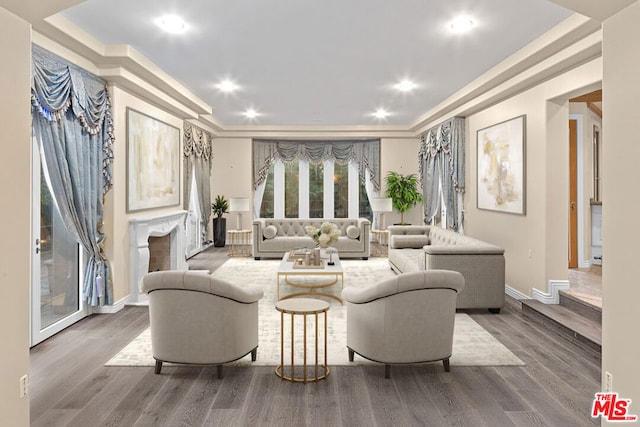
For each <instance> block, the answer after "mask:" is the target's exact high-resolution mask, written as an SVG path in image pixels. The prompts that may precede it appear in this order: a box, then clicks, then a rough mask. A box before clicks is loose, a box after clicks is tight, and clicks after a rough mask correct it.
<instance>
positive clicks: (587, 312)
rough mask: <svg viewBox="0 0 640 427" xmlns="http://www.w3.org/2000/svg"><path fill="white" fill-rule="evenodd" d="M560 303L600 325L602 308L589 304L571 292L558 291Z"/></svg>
mask: <svg viewBox="0 0 640 427" xmlns="http://www.w3.org/2000/svg"><path fill="white" fill-rule="evenodd" d="M559 294H560V305H561V306H564V307H567V308H568V309H570V310H573V311H575V312H576V313H578V314H580V315H581V316H583V317H586V318H587V319H591V320H593V321H595V322H598V323H599V324H601V325H602V308H601V307H598V306H597V305H595V304H591V303H590V302H588V301H585V300H584V299H583V298H580V297H578V296H576V295H575V294H573V293H572V292H570V291H569V292H567V291H560V292H559Z"/></svg>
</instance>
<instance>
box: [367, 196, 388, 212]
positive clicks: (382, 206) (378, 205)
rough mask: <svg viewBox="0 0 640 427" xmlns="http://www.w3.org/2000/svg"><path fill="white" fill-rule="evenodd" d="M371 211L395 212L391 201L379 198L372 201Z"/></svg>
mask: <svg viewBox="0 0 640 427" xmlns="http://www.w3.org/2000/svg"><path fill="white" fill-rule="evenodd" d="M370 201H371V209H372V210H373V211H374V212H391V211H392V210H393V205H392V204H391V199H389V198H385V197H378V198H375V199H371V200H370Z"/></svg>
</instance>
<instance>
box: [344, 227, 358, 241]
mask: <svg viewBox="0 0 640 427" xmlns="http://www.w3.org/2000/svg"><path fill="white" fill-rule="evenodd" d="M347 237H348V238H350V239H357V238H358V237H360V229H359V228H358V227H356V226H355V225H350V226H348V227H347Z"/></svg>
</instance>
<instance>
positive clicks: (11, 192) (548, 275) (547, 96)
mask: <svg viewBox="0 0 640 427" xmlns="http://www.w3.org/2000/svg"><path fill="white" fill-rule="evenodd" d="M559 3H560V2H559ZM562 3H567V2H562ZM630 3H631V2H627V4H622V2H621V3H620V4H618V6H619V8H621V7H622V6H627V5H628V4H630ZM565 6H566V5H565ZM3 7H4V8H6V9H3V13H2V15H1V16H2V21H3V24H5V25H3V32H5V31H6V32H7V34H10V35H11V36H10V37H6V38H5V37H3V44H2V51H3V52H4V53H5V57H11V58H14V59H15V60H14V61H13V63H12V65H11V66H10V67H8V69H7V71H6V73H7V74H5V75H6V76H7V77H9V78H8V79H7V81H5V80H4V79H3V81H2V88H3V92H5V93H7V98H8V99H19V98H24V97H25V94H28V92H29V90H28V86H29V82H28V79H27V78H26V77H28V75H29V69H30V65H29V64H30V55H31V48H30V43H31V42H32V41H33V42H34V43H37V44H39V45H41V46H43V47H45V48H47V49H50V50H51V51H54V52H55V53H57V54H58V55H61V56H63V57H65V58H66V59H67V60H69V61H71V62H73V63H75V64H77V65H80V66H83V67H85V68H87V69H88V70H89V71H93V72H95V73H101V74H104V73H106V72H107V70H108V69H107V66H106V65H97V64H98V63H102V64H107V63H109V60H106V59H104V58H102V59H100V58H98V59H95V57H96V56H95V54H92V55H87V56H84V57H83V56H81V55H78V54H76V53H73V52H72V50H76V48H77V45H78V44H83V41H82V37H74V36H72V37H71V38H72V39H73V40H68V39H69V37H68V35H64V31H61V29H60V27H59V26H58V27H55V26H53V25H52V24H51V23H48V24H42V23H40V21H38V19H36V18H34V17H33V16H32V17H31V18H29V13H27V12H23V15H22V16H23V18H22V19H21V18H17V17H16V16H15V14H18V12H17V11H16V8H15V7H14V6H13V5H11V4H8V5H5V4H4V3H3ZM574 7H576V9H578V11H579V12H583V13H585V14H589V13H591V14H592V16H593V17H595V18H599V19H600V20H603V21H604V31H602V30H600V23H599V22H598V23H594V22H593V21H589V20H587V19H584V18H581V17H572V19H571V20H570V21H569V22H568V23H565V27H564V28H563V29H562V31H560V32H561V34H553V35H549V36H548V39H547V40H543V41H540V42H539V43H540V45H538V46H530V47H531V48H535V49H534V52H543V53H546V54H547V55H548V56H547V57H546V58H545V60H544V61H542V62H535V61H531V60H529V61H527V59H526V57H522V58H515V59H514V62H516V63H517V64H516V65H513V64H503V68H502V69H496V70H493V71H492V72H493V74H491V75H489V76H485V79H490V78H491V77H493V78H496V76H499V75H502V76H503V78H504V80H503V81H502V82H501V84H499V85H497V86H495V87H494V88H493V89H492V90H491V91H485V92H482V88H483V87H484V86H483V85H484V84H485V80H482V79H480V80H477V81H474V83H472V84H471V85H470V86H468V87H466V88H464V89H463V90H462V91H460V93H458V94H457V95H456V96H455V97H454V99H451V100H450V102H448V103H447V104H446V105H443V106H441V107H440V108H438V109H436V110H434V111H431V112H429V113H430V114H427V115H426V116H425V119H424V120H423V121H422V122H421V124H420V126H418V127H416V128H415V129H400V130H399V129H382V130H378V131H377V134H376V135H374V136H376V137H379V138H380V140H381V173H382V175H384V174H386V172H388V171H400V172H402V173H417V172H418V163H417V161H416V156H417V152H418V150H419V145H420V134H421V133H422V132H423V131H424V130H426V129H428V128H430V127H431V126H433V125H435V124H437V123H439V122H441V121H442V120H445V119H446V118H448V117H451V116H457V115H462V116H464V117H466V131H465V132H466V138H465V140H466V150H467V162H466V171H467V173H466V176H467V177H468V181H467V187H466V188H467V191H466V192H465V204H464V206H465V233H466V234H468V235H470V236H474V237H476V238H479V239H481V240H486V241H490V242H492V243H495V244H497V245H499V246H501V247H504V248H505V251H506V252H505V257H506V259H507V275H506V284H507V285H509V286H510V287H511V288H513V289H515V290H516V291H517V292H520V293H522V294H525V295H531V293H532V291H533V289H538V290H541V291H543V292H544V293H548V292H549V283H550V282H554V281H562V280H566V276H567V268H566V251H567V238H566V235H567V225H566V200H567V199H568V189H567V188H566V187H567V185H565V183H566V182H567V177H566V166H565V165H566V164H567V163H568V153H567V152H566V151H565V150H564V149H557V147H565V146H566V144H564V141H566V140H567V139H568V130H567V128H566V122H567V119H568V116H569V112H568V106H567V103H568V100H569V99H570V98H572V97H574V96H576V95H580V94H583V93H587V92H589V91H592V90H595V89H598V88H600V87H601V88H602V89H603V93H604V103H605V109H606V112H607V114H606V115H605V118H604V121H603V127H604V128H605V129H606V132H607V134H606V139H607V141H620V142H619V143H618V144H620V145H621V146H622V147H623V149H624V150H625V151H624V152H623V153H624V155H620V154H618V153H619V152H620V150H618V148H617V145H615V144H612V145H613V147H611V148H606V145H605V148H604V150H605V153H604V155H603V161H604V165H603V169H604V170H605V171H606V172H605V174H606V177H607V181H606V182H605V184H604V185H605V188H604V191H603V193H604V195H605V196H604V197H605V201H606V203H607V205H605V209H606V216H605V219H604V225H603V228H604V230H605V233H606V238H607V243H606V245H607V246H606V255H607V261H606V263H605V267H604V268H603V284H604V286H603V288H604V300H605V301H606V305H605V309H604V317H605V328H604V330H603V369H602V371H603V373H604V371H608V372H611V373H613V375H614V378H615V382H614V387H615V391H617V392H619V393H620V394H621V395H622V396H624V397H627V398H635V397H636V396H638V390H637V385H636V384H635V381H634V379H633V376H632V375H628V374H627V372H633V366H634V362H633V361H634V360H637V357H636V356H637V351H638V349H637V348H633V347H630V346H629V344H628V342H626V337H625V334H624V331H625V330H626V328H627V325H628V323H627V322H632V321H633V319H635V318H636V317H637V315H636V314H635V313H633V312H632V311H631V310H630V309H629V308H628V303H627V301H628V300H630V299H632V298H633V297H634V296H637V290H635V289H634V287H632V286H631V283H629V277H631V274H630V273H629V266H630V265H633V257H632V254H633V250H632V249H631V248H630V246H629V243H628V242H629V241H630V240H632V239H629V237H633V231H631V230H626V229H625V227H622V226H621V224H625V223H626V221H625V219H626V216H622V215H623V214H624V212H627V211H628V209H633V207H635V206H636V205H637V203H638V200H637V198H636V197H635V196H633V195H631V194H628V192H627V191H621V190H620V189H618V188H616V185H615V184H614V183H622V182H624V183H626V182H633V180H632V178H633V177H634V174H635V173H636V172H635V170H636V169H637V168H634V167H633V163H632V161H631V158H633V157H634V156H633V155H631V154H633V153H635V151H634V150H637V149H636V148H635V146H633V144H632V142H631V141H628V137H627V136H626V135H627V134H630V133H631V132H629V128H630V127H629V123H633V122H634V120H635V116H634V115H633V113H631V112H629V111H628V110H629V105H632V104H631V102H630V101H629V100H628V98H627V96H628V95H627V94H629V93H631V94H633V93H635V92H636V91H637V90H638V86H637V83H636V82H635V80H634V79H633V78H632V77H631V76H626V75H625V74H624V73H623V71H626V70H628V69H630V68H633V67H628V66H625V65H624V64H626V61H628V60H629V58H628V56H626V55H628V54H629V52H628V50H629V49H625V47H628V44H627V43H626V40H627V39H631V40H633V39H635V38H637V30H635V29H634V28H633V25H624V24H626V23H632V22H634V18H635V17H637V16H638V7H637V5H633V6H630V7H629V8H628V9H625V10H624V11H623V12H620V13H619V14H617V15H609V14H606V13H604V12H602V11H601V10H595V11H594V10H590V8H589V6H580V5H576V6H574ZM583 7H584V8H585V9H582V8H583ZM596 9H597V8H596ZM618 10H619V9H616V12H617V11H618ZM612 12H613V11H611V13H612ZM29 19H31V20H33V21H34V22H33V23H32V25H33V30H32V27H31V26H30V25H29V24H28V22H27V21H28V20H29ZM39 31H41V32H39ZM43 33H48V35H47V36H45V35H44V34H43ZM72 34H74V33H73V31H72ZM74 35H76V34H74ZM50 37H51V38H50ZM8 39H11V43H10V42H9V40H8ZM558 39H559V40H561V41H560V42H558V41H557V40H558ZM4 40H6V41H4ZM65 40H66V42H67V43H68V46H65V45H64V44H63V41H65ZM85 41H86V40H85ZM557 43H559V44H560V45H561V47H562V48H560V49H558V44H557ZM85 51H87V49H86V48H85ZM622 51H624V55H625V58H624V59H622V58H619V57H618V55H623V54H622ZM601 52H604V54H603V53H601ZM529 53H531V52H529ZM521 54H522V55H523V56H524V55H525V53H524V52H522V53H521ZM540 54H541V53H540ZM603 55H604V56H603ZM633 55H634V54H631V57H632V58H633V59H634V60H637V58H636V57H633ZM99 56H100V55H98V57H99ZM134 59H135V60H134ZM134 59H131V58H128V59H125V62H126V64H129V65H130V64H135V63H136V62H139V58H134ZM93 61H95V62H93ZM127 61H130V62H127ZM608 61H611V62H608ZM568 64H572V65H568ZM621 64H622V65H621ZM123 69H126V67H125V68H123ZM559 70H563V71H562V72H561V73H558V71H559ZM153 71H156V72H157V73H158V74H162V73H160V71H159V70H153ZM516 71H517V72H518V73H517V78H516V77H513V78H505V76H506V75H509V74H510V73H514V72H516ZM607 71H608V72H610V73H611V74H612V75H613V76H615V77H614V78H612V79H611V80H608V79H607ZM147 72H148V71H147ZM119 73H120V71H118V72H115V73H114V76H113V78H114V80H115V79H116V76H115V75H117V74H119ZM142 74H143V75H144V73H142ZM150 74H153V73H150ZM25 76H26V77H25ZM163 77H165V79H164V80H165V81H164V82H161V83H159V86H160V87H161V88H165V93H173V94H176V92H180V91H179V90H177V91H176V90H175V89H173V88H174V83H175V82H173V81H170V80H169V79H167V78H166V76H164V75H163ZM126 80H127V79H126V77H125V78H123V81H126ZM532 81H534V82H535V83H532ZM16 82H20V84H16ZM128 84H130V83H128ZM112 90H113V92H112V93H111V97H112V106H113V111H114V123H115V129H116V141H126V140H127V135H126V126H124V123H126V109H127V107H130V108H134V109H136V110H139V111H142V112H144V113H145V114H148V115H150V116H153V117H155V118H157V119H159V120H162V121H164V122H166V123H169V124H171V125H173V126H175V127H178V128H179V129H182V128H183V118H182V117H183V113H184V108H182V106H181V105H178V103H175V102H173V101H166V98H165V96H164V95H163V96H158V94H159V93H161V92H158V91H157V89H155V88H154V89H153V90H147V88H144V87H142V88H141V87H138V88H137V89H132V87H131V86H127V84H122V85H114V86H112ZM136 92H146V93H145V94H144V95H140V94H139V93H136ZM479 92H482V94H481V95H475V94H477V93H479ZM625 95H627V96H625ZM26 96H28V95H26ZM176 96H178V97H181V99H183V100H185V99H187V101H185V102H187V103H188V104H189V105H190V106H191V107H193V108H194V109H196V110H197V109H198V108H201V106H200V107H198V102H197V101H195V100H194V99H192V98H191V99H190V96H189V95H185V94H184V93H181V94H177V95H176ZM607 97H609V98H607ZM151 101H153V102H151ZM153 104H156V105H160V106H161V107H162V108H161V107H158V106H156V105H153ZM2 108H3V109H2V116H3V117H6V118H7V122H8V123H17V124H20V125H19V126H15V129H14V128H13V127H12V128H11V129H5V130H3V140H5V141H15V140H18V141H22V140H24V141H28V139H29V137H28V135H29V134H30V126H29V123H30V118H29V114H28V112H27V111H22V110H20V109H17V110H16V109H15V108H12V107H10V106H7V105H5V106H3V107H2ZM522 114H525V115H526V116H527V146H528V147H529V148H528V150H527V165H528V167H527V214H526V215H525V216H505V215H496V214H493V213H491V212H487V211H483V210H479V209H477V207H476V203H475V200H476V193H475V191H476V183H475V182H474V179H475V178H474V177H476V176H477V173H476V172H477V171H476V162H475V160H476V153H475V147H476V146H475V136H476V133H477V131H478V130H480V129H484V128H486V127H487V126H491V125H493V124H495V123H499V122H502V121H504V120H506V119H509V118H512V117H515V116H518V115H522ZM199 125H201V126H202V127H205V128H209V129H210V130H212V131H215V132H216V137H215V138H214V140H213V152H214V153H216V154H215V155H214V157H213V159H214V160H213V168H212V172H213V175H212V178H211V183H212V189H211V193H212V194H214V195H215V194H228V195H234V196H243V197H251V187H252V183H251V179H252V172H251V164H250V161H248V159H250V158H251V144H252V140H253V138H264V137H268V138H292V137H293V138H301V139H313V138H319V137H321V138H326V137H327V131H326V129H321V130H302V129H299V128H293V129H284V130H283V129H280V130H277V131H275V132H274V131H271V130H269V129H256V130H251V129H242V130H241V131H237V132H235V131H233V130H231V129H215V128H214V126H213V124H212V123H210V122H206V121H205V122H202V123H199ZM329 134H330V136H331V138H342V137H345V136H347V135H348V136H349V137H358V136H362V137H364V136H366V137H370V136H372V135H371V133H370V132H369V131H364V132H359V131H356V132H353V131H352V130H343V129H337V130H331V131H330V132H329ZM627 141H628V142H627ZM24 145H25V147H23V146H19V147H18V146H15V144H12V148H11V150H12V151H11V156H7V157H6V158H7V160H5V161H4V162H3V166H4V167H3V178H5V182H15V181H16V177H19V181H25V182H29V181H30V179H29V178H28V177H27V175H26V174H27V172H28V171H29V169H30V164H31V151H30V147H28V146H26V145H28V144H24ZM114 148H115V149H114V157H115V158H119V159H124V158H126V146H125V144H116V145H115V147H114ZM405 153H414V154H412V155H410V156H408V158H407V156H406V154H405ZM9 159H10V160H9ZM124 182H126V165H125V164H124V162H114V189H113V191H111V192H109V193H107V198H106V200H105V206H107V208H106V210H105V232H106V235H107V236H108V239H107V242H106V255H107V258H108V259H109V260H110V261H111V262H112V264H113V268H114V271H113V287H114V288H113V291H114V293H113V295H114V302H116V305H115V307H116V308H114V309H113V311H117V307H119V305H124V303H125V301H126V298H127V296H128V295H129V292H130V280H129V277H128V262H129V260H128V257H129V255H128V242H129V234H128V222H129V219H130V218H131V215H128V214H126V213H125V212H126V209H125V197H126V195H125V193H126V189H125V185H124V184H123V183H124ZM28 187H29V186H22V187H21V186H19V185H17V186H15V187H14V188H6V189H5V190H3V191H6V196H5V197H6V198H7V199H11V200H15V201H16V206H17V207H16V209H15V210H12V212H11V213H9V212H7V213H5V219H6V222H7V223H9V224H12V227H11V229H10V230H7V235H6V238H5V239H3V246H2V247H3V250H2V253H3V257H2V258H3V264H2V269H1V272H2V277H3V282H4V283H7V284H8V283H15V284H16V285H14V286H9V287H8V289H10V291H9V294H8V296H9V298H10V299H11V300H17V301H24V303H23V304H17V306H16V307H15V308H13V309H11V310H9V311H8V312H7V313H6V314H5V316H4V317H3V319H4V320H5V323H8V322H12V323H13V322H15V319H20V320H19V322H18V324H19V325H20V327H19V328H11V330H9V328H4V329H3V336H6V338H5V341H6V342H8V343H15V344H9V351H8V352H7V353H6V357H7V361H8V363H7V365H10V366H5V367H3V370H5V369H6V373H4V374H3V377H7V378H15V379H16V381H15V383H16V384H17V380H18V378H20V377H21V376H22V375H23V374H25V373H27V372H28V363H29V362H28V359H29V357H28V348H25V345H24V342H25V337H26V336H28V332H27V331H28V323H29V321H28V312H29V309H28V302H27V301H28V289H25V288H24V287H20V286H18V285H17V284H22V285H24V284H25V283H28V282H29V277H30V273H29V271H30V266H29V259H30V256H28V255H26V254H30V253H31V244H30V242H28V241H26V240H27V239H25V238H24V236H28V235H30V231H29V230H30V224H29V223H28V222H29V221H28V217H29V206H30V201H29V194H30V190H29V188H28ZM620 193H624V194H620ZM166 211H169V210H160V211H159V212H166ZM397 220H398V218H397V217H395V214H392V215H388V217H387V221H388V222H389V223H391V222H396V221H397ZM408 221H409V222H413V223H420V222H421V215H420V213H419V211H418V210H415V211H413V212H412V213H411V214H410V215H409V217H408ZM109 310H110V309H108V308H106V309H105V311H109ZM607 319H608V323H607ZM607 325H608V326H607ZM12 384H13V382H12ZM14 391H15V387H13V385H11V384H10V385H7V386H6V387H4V386H3V390H2V401H3V407H4V405H7V408H11V409H10V411H8V412H7V413H8V414H9V415H8V416H10V417H12V418H8V419H12V420H18V421H17V424H18V425H21V424H24V423H21V422H20V420H24V419H25V412H26V414H27V415H28V402H25V400H24V399H22V400H18V398H17V397H16V396H14V395H15V394H16V393H14ZM25 407H26V408H27V409H26V410H25Z"/></svg>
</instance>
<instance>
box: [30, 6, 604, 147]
mask: <svg viewBox="0 0 640 427" xmlns="http://www.w3.org/2000/svg"><path fill="white" fill-rule="evenodd" d="M33 28H34V32H35V33H39V34H41V36H38V37H35V38H34V40H35V39H38V38H47V39H50V40H52V41H53V42H55V43H57V44H58V45H59V46H61V47H62V48H64V49H66V50H68V51H69V52H73V54H74V55H76V56H77V57H80V58H81V59H83V60H84V61H85V62H87V63H90V64H94V68H95V69H96V70H97V72H96V74H98V75H100V76H102V77H103V78H105V79H106V80H107V81H110V82H113V83H114V84H116V85H118V86H119V87H123V88H125V89H127V90H128V91H131V92H133V93H135V94H137V95H138V96H140V97H141V98H142V99H144V100H147V101H149V102H151V103H153V104H155V105H157V106H159V107H160V108H163V109H165V110H167V111H169V112H171V113H173V114H176V115H177V116H178V117H180V118H183V119H185V120H195V121H196V122H199V123H201V124H203V125H204V126H206V127H207V128H208V129H211V131H212V133H213V134H214V135H215V136H216V137H220V138H273V137H277V138H295V139H305V138H308V139H313V138H329V137H331V138H346V139H350V138H351V139H355V138H371V137H379V138H416V137H419V135H420V134H421V133H423V132H424V131H425V130H427V129H428V128H429V127H431V126H433V125H435V124H437V123H440V122H442V121H443V120H446V119H448V118H450V117H452V116H467V115H469V114H473V113H474V112H477V111H479V110H481V109H484V108H487V107H489V106H491V105H495V104H497V103H499V102H501V101H503V100H505V99H507V98H509V97H512V96H514V95H516V94H518V93H521V92H523V91H525V90H527V89H529V88H532V87H534V86H536V85H539V84H541V83H543V82H545V81H547V80H549V79H551V78H553V77H555V76H558V75H560V74H562V73H563V72H566V71H568V70H571V69H573V68H576V67H579V66H580V65H583V64H585V63H586V62H588V61H590V60H593V59H595V58H598V57H601V56H602V30H601V23H600V22H597V21H594V20H592V19H589V18H586V17H584V16H582V15H579V14H575V15H572V16H570V17H569V18H567V19H566V20H565V21H563V22H562V23H560V24H559V25H557V26H556V27H554V28H553V29H551V30H550V31H548V32H547V33H545V34H544V35H543V36H541V37H539V38H538V39H536V40H534V41H533V42H531V43H529V44H528V45H527V46H525V47H523V48H522V49H520V50H519V51H518V52H516V53H515V54H513V55H511V56H510V57H509V58H507V59H505V60H504V61H502V62H501V63H499V64H498V65H496V66H495V67H493V68H492V69H490V70H488V71H487V72H486V73H484V74H483V75H481V76H479V77H478V78H476V79H475V80H474V81H472V82H471V83H469V84H468V85H466V86H465V87H464V88H462V89H461V90H459V91H457V92H456V93H455V94H453V95H452V96H450V97H449V98H447V99H446V100H445V101H443V102H442V103H440V104H439V105H438V106H436V107H435V108H433V109H431V110H429V111H427V112H426V113H425V114H424V115H422V116H421V117H420V118H419V119H418V120H416V121H415V122H413V123H411V124H408V125H394V126H390V125H354V126H326V125H309V126H287V125H282V126H260V125H251V124H247V125H242V126H225V125H224V124H223V123H220V122H219V121H218V120H217V119H216V118H215V117H214V115H213V111H212V108H211V106H209V105H208V104H206V103H205V102H204V101H203V100H201V99H200V98H198V97H197V96H196V95H195V94H194V93H192V92H191V91H189V90H188V89H186V88H185V87H184V86H183V85H181V84H180V83H179V82H177V81H176V80H175V79H173V78H172V77H171V76H169V75H168V74H167V73H166V72H164V71H163V70H161V69H160V68H159V67H157V66H156V65H155V64H154V63H152V62H151V61H149V60H148V59H147V58H146V57H144V56H143V55H142V54H141V53H140V52H138V51H137V50H135V49H134V48H132V47H131V46H128V45H105V44H103V43H101V42H100V41H98V40H97V39H95V38H94V37H92V36H91V35H89V34H88V33H86V32H85V31H83V30H82V29H80V28H79V27H77V26H76V25H75V24H73V23H72V22H71V21H69V20H68V19H66V18H65V17H63V16H61V15H54V16H51V17H49V18H46V19H45V20H40V21H37V22H35V23H33Z"/></svg>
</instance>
